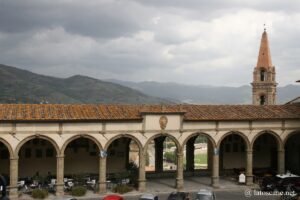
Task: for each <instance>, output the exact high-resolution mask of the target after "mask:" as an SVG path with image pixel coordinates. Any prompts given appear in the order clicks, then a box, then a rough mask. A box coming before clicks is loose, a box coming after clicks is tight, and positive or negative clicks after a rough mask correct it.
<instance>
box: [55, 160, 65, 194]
mask: <svg viewBox="0 0 300 200" xmlns="http://www.w3.org/2000/svg"><path fill="white" fill-rule="evenodd" d="M64 170H65V156H64V155H62V156H57V157H56V179H57V183H56V196H63V195H64Z"/></svg>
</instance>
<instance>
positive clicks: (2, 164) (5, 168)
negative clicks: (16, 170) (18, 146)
mask: <svg viewBox="0 0 300 200" xmlns="http://www.w3.org/2000/svg"><path fill="white" fill-rule="evenodd" d="M9 167H10V155H9V150H8V148H7V146H6V145H5V144H4V143H3V142H1V141H0V175H2V176H3V177H4V178H5V180H6V183H7V185H9V175H10V174H9Z"/></svg>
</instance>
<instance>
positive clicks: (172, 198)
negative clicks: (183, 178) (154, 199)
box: [167, 192, 190, 200]
mask: <svg viewBox="0 0 300 200" xmlns="http://www.w3.org/2000/svg"><path fill="white" fill-rule="evenodd" d="M167 200H190V194H189V193H188V192H172V193H171V194H170V195H169V197H168V199H167Z"/></svg>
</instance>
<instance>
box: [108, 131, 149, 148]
mask: <svg viewBox="0 0 300 200" xmlns="http://www.w3.org/2000/svg"><path fill="white" fill-rule="evenodd" d="M120 138H130V139H132V140H133V141H134V142H136V144H137V145H138V147H139V150H143V145H142V143H141V142H140V141H139V139H137V138H136V137H135V136H133V135H130V134H119V135H116V136H114V137H112V138H110V139H109V140H108V142H107V143H106V145H105V147H104V150H106V151H107V150H108V147H109V146H110V145H111V144H112V143H113V141H115V140H117V139H120Z"/></svg>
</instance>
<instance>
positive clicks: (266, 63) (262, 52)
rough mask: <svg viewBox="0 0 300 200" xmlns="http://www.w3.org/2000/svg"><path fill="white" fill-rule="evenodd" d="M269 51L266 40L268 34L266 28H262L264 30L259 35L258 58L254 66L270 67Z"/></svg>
mask: <svg viewBox="0 0 300 200" xmlns="http://www.w3.org/2000/svg"><path fill="white" fill-rule="evenodd" d="M272 66H273V65H272V60H271V53H270V47H269V41H268V34H267V31H266V28H264V32H263V34H262V37H261V42H260V49H259V54H258V60H257V65H256V67H259V68H260V67H263V68H268V67H272Z"/></svg>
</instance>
